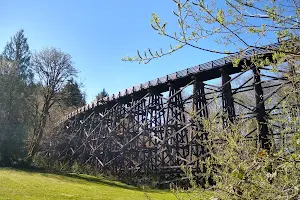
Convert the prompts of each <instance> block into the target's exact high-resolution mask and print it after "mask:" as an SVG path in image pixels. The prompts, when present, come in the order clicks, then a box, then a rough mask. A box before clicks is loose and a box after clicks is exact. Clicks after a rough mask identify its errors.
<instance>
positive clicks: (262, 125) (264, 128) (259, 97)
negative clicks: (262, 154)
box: [252, 66, 270, 150]
mask: <svg viewBox="0 0 300 200" xmlns="http://www.w3.org/2000/svg"><path fill="white" fill-rule="evenodd" d="M252 71H253V75H254V91H255V102H256V108H255V113H256V119H257V123H258V135H259V142H260V145H261V147H262V148H263V149H267V150H269V149H270V141H269V138H268V136H269V130H268V125H267V119H266V118H267V114H266V109H265V103H264V93H263V88H262V85H261V79H260V73H259V69H257V68H256V67H255V66H254V67H253V68H252Z"/></svg>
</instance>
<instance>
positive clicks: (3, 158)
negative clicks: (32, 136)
mask: <svg viewBox="0 0 300 200" xmlns="http://www.w3.org/2000/svg"><path fill="white" fill-rule="evenodd" d="M0 94H1V95H0V165H4V166H10V165H12V164H16V162H19V161H20V160H22V159H23V158H25V155H26V152H25V148H24V146H25V139H26V137H27V134H28V132H29V129H30V114H29V113H30V111H31V110H30V106H29V96H30V94H29V93H28V86H27V85H26V84H25V82H24V80H22V79H21V77H20V76H19V75H18V73H17V66H16V64H15V63H14V62H12V61H7V60H5V59H3V58H2V59H1V58H0Z"/></svg>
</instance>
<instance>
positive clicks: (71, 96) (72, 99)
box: [61, 78, 85, 108]
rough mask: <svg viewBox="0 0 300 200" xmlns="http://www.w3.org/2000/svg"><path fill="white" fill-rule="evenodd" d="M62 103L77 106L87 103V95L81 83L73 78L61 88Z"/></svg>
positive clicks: (67, 105)
mask: <svg viewBox="0 0 300 200" xmlns="http://www.w3.org/2000/svg"><path fill="white" fill-rule="evenodd" d="M61 99H62V103H63V104H64V105H65V106H66V107H75V108H78V107H80V106H83V105H85V96H84V94H83V92H81V90H80V87H79V84H78V83H77V82H76V81H75V80H74V79H73V78H71V79H70V80H68V82H67V84H66V85H65V86H64V87H63V88H62V90H61Z"/></svg>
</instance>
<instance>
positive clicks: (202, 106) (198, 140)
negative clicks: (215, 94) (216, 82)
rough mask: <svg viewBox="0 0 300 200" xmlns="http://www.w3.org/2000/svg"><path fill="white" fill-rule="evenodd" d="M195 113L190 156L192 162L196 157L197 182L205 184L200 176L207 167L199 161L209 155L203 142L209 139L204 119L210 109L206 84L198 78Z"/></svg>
mask: <svg viewBox="0 0 300 200" xmlns="http://www.w3.org/2000/svg"><path fill="white" fill-rule="evenodd" d="M193 112H194V113H195V114H196V115H195V116H194V119H193V123H194V126H193V127H192V133H191V134H192V136H191V140H190V147H191V150H190V152H191V153H190V154H191V158H190V160H191V161H192V159H193V158H192V156H195V157H196V163H195V164H196V166H195V167H196V169H195V172H196V173H198V175H196V182H197V183H198V184H203V183H204V181H203V177H201V175H200V174H202V173H205V166H203V165H202V166H201V164H200V163H201V161H200V160H198V158H199V157H201V156H204V155H205V153H207V149H206V147H205V144H204V143H203V141H205V140H207V139H208V134H207V132H206V131H205V130H204V126H203V119H204V118H208V108H207V101H206V96H205V89H204V83H203V82H202V81H200V80H198V79H197V78H195V82H194V85H193Z"/></svg>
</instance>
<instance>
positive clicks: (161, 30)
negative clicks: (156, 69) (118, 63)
mask: <svg viewBox="0 0 300 200" xmlns="http://www.w3.org/2000/svg"><path fill="white" fill-rule="evenodd" d="M173 1H174V4H175V5H176V7H177V10H176V11H173V14H174V17H175V20H174V21H177V24H178V29H176V30H172V27H171V28H170V29H171V30H169V29H168V23H167V22H162V20H161V19H160V17H159V16H158V15H157V14H155V13H153V14H152V18H151V26H152V28H153V29H154V30H155V31H156V32H157V33H158V34H159V35H162V36H164V37H167V38H169V39H171V40H172V41H173V42H175V43H176V44H175V45H173V46H172V45H170V48H169V50H168V51H163V50H162V49H160V50H156V51H153V50H151V49H148V51H145V52H144V53H143V54H142V53H140V51H138V55H137V56H134V57H124V58H123V60H124V61H138V62H144V63H148V62H150V61H151V60H153V59H156V58H160V57H162V56H165V55H169V54H173V53H174V52H176V51H178V50H180V49H182V48H185V47H192V48H195V49H198V50H201V51H208V52H212V53H217V54H224V55H231V54H235V52H236V51H239V52H240V54H239V56H243V53H244V52H245V51H246V50H249V49H256V50H262V49H266V50H270V51H274V52H275V51H276V53H277V54H276V55H275V57H277V58H279V57H280V58H282V57H283V56H284V57H286V56H292V57H297V58H299V56H300V55H299V31H300V30H299V29H300V24H299V18H300V13H299V3H298V2H297V1H294V0H288V1H268V0H254V1H244V0H225V1H224V2H225V3H224V4H223V3H221V2H215V1H211V2H207V1H203V0H184V1H182V0H173ZM202 40H208V41H210V44H211V42H215V45H210V46H209V47H207V48H206V47H205V46H202V45H201V41H202ZM278 41H281V42H282V44H281V47H280V48H279V49H272V48H270V47H262V46H263V45H264V44H269V43H274V42H278ZM212 46H218V47H221V48H220V49H213V48H211V47H212ZM235 55H236V54H235Z"/></svg>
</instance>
